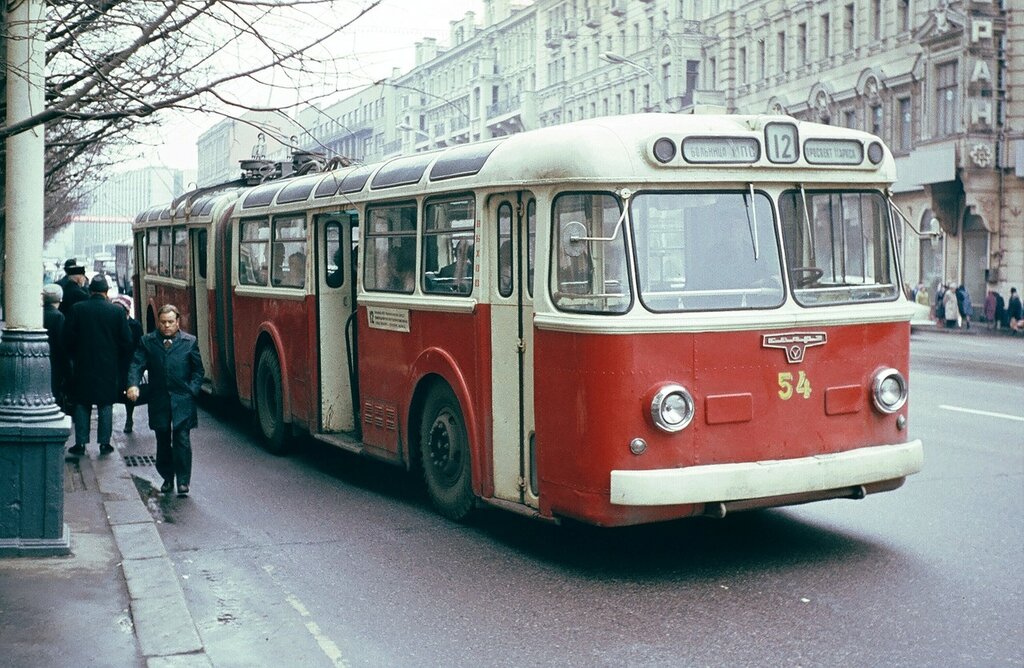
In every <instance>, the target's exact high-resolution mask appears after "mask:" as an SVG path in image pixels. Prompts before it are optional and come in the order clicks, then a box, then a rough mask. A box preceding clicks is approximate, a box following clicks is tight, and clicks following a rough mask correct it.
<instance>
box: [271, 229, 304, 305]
mask: <svg viewBox="0 0 1024 668" xmlns="http://www.w3.org/2000/svg"><path fill="white" fill-rule="evenodd" d="M272 255H273V257H272V258H271V264H270V278H271V282H272V283H273V284H274V285H279V286H281V287H285V288H302V287H305V285H306V218H305V216H301V215H300V216H289V217H287V218H275V219H274V245H273V254H272Z"/></svg>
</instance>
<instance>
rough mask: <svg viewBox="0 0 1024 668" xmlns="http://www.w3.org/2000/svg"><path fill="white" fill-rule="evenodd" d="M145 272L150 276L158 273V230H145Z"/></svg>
mask: <svg viewBox="0 0 1024 668" xmlns="http://www.w3.org/2000/svg"><path fill="white" fill-rule="evenodd" d="M146 273H147V274H149V275H150V276H156V275H157V274H158V273H160V230H148V231H147V232H146Z"/></svg>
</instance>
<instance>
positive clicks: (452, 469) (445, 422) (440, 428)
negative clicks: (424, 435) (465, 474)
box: [427, 412, 462, 485]
mask: <svg viewBox="0 0 1024 668" xmlns="http://www.w3.org/2000/svg"><path fill="white" fill-rule="evenodd" d="M455 433H456V430H455V424H454V421H453V420H452V416H451V415H450V414H449V413H447V412H445V413H441V414H439V415H438V416H437V417H436V418H435V419H434V424H433V426H431V428H430V440H429V442H428V443H427V451H428V453H429V456H430V464H431V466H432V467H433V469H434V472H435V474H436V477H437V479H438V481H439V482H442V483H444V484H445V485H450V484H452V483H454V482H455V481H456V480H457V479H458V477H459V470H460V469H461V467H462V457H461V454H460V451H459V448H458V445H457V443H454V442H453V440H452V439H453V438H455Z"/></svg>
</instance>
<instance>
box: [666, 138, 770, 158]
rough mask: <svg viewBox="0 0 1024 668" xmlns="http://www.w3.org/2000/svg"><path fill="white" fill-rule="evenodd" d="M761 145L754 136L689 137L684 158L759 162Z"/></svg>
mask: <svg viewBox="0 0 1024 668" xmlns="http://www.w3.org/2000/svg"><path fill="white" fill-rule="evenodd" d="M760 157H761V145H760V144H759V143H758V141H757V139H755V138H754V137H687V138H686V139H684V140H683V159H685V160H686V161H687V162H701V163H729V162H740V163H743V162H757V160H758V158H760Z"/></svg>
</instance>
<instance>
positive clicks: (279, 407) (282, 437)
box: [253, 347, 290, 455]
mask: <svg viewBox="0 0 1024 668" xmlns="http://www.w3.org/2000/svg"><path fill="white" fill-rule="evenodd" d="M282 388H283V384H282V382H281V365H280V364H278V363H277V355H276V354H275V353H274V350H273V349H272V348H269V347H268V348H264V349H263V352H261V353H260V358H259V361H258V362H257V363H256V397H255V401H253V404H255V407H256V424H257V425H258V426H259V429H260V433H261V434H262V435H263V441H264V444H265V447H266V448H267V451H269V452H271V453H273V454H275V455H284V454H287V452H288V444H289V441H290V438H289V436H290V434H289V429H288V425H287V424H286V423H285V421H284V402H283V399H282V392H283V390H282Z"/></svg>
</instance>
